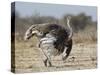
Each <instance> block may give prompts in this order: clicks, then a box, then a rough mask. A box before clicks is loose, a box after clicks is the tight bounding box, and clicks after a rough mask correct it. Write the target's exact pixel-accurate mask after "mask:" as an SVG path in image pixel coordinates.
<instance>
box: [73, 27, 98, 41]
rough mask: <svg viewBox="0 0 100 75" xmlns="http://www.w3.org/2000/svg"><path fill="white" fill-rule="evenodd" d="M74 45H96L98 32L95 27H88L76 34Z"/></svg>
mask: <svg viewBox="0 0 100 75" xmlns="http://www.w3.org/2000/svg"><path fill="white" fill-rule="evenodd" d="M73 40H74V43H96V42H97V30H96V27H94V26H87V27H86V28H85V29H84V30H82V31H79V32H77V33H74V36H73Z"/></svg>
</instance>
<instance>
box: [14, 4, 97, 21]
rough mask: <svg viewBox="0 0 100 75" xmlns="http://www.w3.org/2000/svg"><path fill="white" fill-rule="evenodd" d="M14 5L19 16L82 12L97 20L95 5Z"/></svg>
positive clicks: (60, 15)
mask: <svg viewBox="0 0 100 75" xmlns="http://www.w3.org/2000/svg"><path fill="white" fill-rule="evenodd" d="M15 7H16V10H17V11H18V12H19V13H20V16H21V17H25V16H31V15H32V14H34V13H39V14H40V16H54V17H56V18H60V17H62V16H63V15H64V14H73V15H77V14H79V13H81V12H84V13H85V14H86V15H88V16H91V17H92V19H93V20H94V21H95V20H97V7H95V6H78V5H62V4H45V3H30V2H16V6H15Z"/></svg>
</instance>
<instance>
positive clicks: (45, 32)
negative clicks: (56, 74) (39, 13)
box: [24, 17, 73, 67]
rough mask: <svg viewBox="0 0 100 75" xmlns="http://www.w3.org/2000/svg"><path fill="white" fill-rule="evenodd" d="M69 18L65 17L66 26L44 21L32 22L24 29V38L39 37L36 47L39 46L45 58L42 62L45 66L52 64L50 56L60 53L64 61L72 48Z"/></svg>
mask: <svg viewBox="0 0 100 75" xmlns="http://www.w3.org/2000/svg"><path fill="white" fill-rule="evenodd" d="M69 22H70V18H69V17H68V18H67V26H68V28H65V27H63V26H61V25H58V24H51V23H44V24H34V25H32V26H31V27H29V29H28V30H27V31H26V33H25V36H24V39H25V40H28V39H30V38H31V37H33V36H36V37H37V38H38V39H39V45H38V47H39V48H41V50H42V52H43V53H44V55H45V57H46V59H45V60H44V64H45V66H46V67H48V66H52V63H51V56H56V55H61V56H62V60H63V61H65V60H66V59H67V57H68V56H69V54H70V52H71V49H72V35H73V32H72V28H71V27H70V24H69Z"/></svg>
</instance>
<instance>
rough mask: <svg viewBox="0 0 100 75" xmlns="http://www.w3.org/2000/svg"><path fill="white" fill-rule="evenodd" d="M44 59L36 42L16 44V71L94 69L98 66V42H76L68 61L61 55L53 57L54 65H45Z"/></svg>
mask: <svg viewBox="0 0 100 75" xmlns="http://www.w3.org/2000/svg"><path fill="white" fill-rule="evenodd" d="M42 60H43V55H42V53H41V51H40V50H39V48H37V47H36V45H35V44H33V43H29V42H28V43H22V42H19V43H16V44H15V72H16V73H23V72H24V73H25V72H44V71H45V72H46V71H63V70H64V71H65V70H80V69H94V68H96V67H97V44H95V43H79V44H74V45H73V48H72V51H71V54H70V56H69V57H68V59H67V60H66V62H63V61H62V60H61V57H60V56H56V57H55V58H54V57H52V64H53V65H54V66H53V67H45V66H44V63H43V61H42Z"/></svg>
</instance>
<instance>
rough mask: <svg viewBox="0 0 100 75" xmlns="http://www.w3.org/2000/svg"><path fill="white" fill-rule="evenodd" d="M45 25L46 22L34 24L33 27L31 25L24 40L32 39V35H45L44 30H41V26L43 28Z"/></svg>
mask: <svg viewBox="0 0 100 75" xmlns="http://www.w3.org/2000/svg"><path fill="white" fill-rule="evenodd" d="M44 25H47V23H46V24H34V25H32V26H31V27H29V28H28V29H27V31H26V32H25V36H24V40H28V39H30V38H31V37H32V36H39V37H41V36H43V32H42V31H41V30H40V28H42V27H43V26H44Z"/></svg>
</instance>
